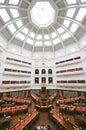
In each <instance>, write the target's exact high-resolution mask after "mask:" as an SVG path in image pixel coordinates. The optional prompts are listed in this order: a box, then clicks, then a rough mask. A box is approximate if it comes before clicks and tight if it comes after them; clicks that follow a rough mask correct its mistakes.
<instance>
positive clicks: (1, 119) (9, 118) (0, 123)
mask: <svg viewBox="0 0 86 130" xmlns="http://www.w3.org/2000/svg"><path fill="white" fill-rule="evenodd" d="M11 120H12V118H11V116H7V117H3V118H0V125H3V124H5V123H7V122H10V121H11Z"/></svg>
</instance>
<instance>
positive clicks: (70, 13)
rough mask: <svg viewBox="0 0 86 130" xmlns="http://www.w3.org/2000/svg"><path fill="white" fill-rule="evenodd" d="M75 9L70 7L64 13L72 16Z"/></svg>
mask: <svg viewBox="0 0 86 130" xmlns="http://www.w3.org/2000/svg"><path fill="white" fill-rule="evenodd" d="M75 10H76V8H71V9H68V11H67V14H66V16H68V17H71V18H72V17H73V15H74V13H75Z"/></svg>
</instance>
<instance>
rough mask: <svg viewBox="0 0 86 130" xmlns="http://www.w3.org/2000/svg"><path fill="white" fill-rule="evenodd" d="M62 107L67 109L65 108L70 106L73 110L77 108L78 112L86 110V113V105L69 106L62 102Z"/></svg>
mask: <svg viewBox="0 0 86 130" xmlns="http://www.w3.org/2000/svg"><path fill="white" fill-rule="evenodd" d="M60 108H61V109H63V110H64V109H65V108H69V109H72V110H75V111H77V112H85V113H86V107H79V106H73V105H71V106H69V105H64V104H60Z"/></svg>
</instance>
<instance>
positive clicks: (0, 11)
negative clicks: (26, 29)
mask: <svg viewBox="0 0 86 130" xmlns="http://www.w3.org/2000/svg"><path fill="white" fill-rule="evenodd" d="M0 16H1V18H2V19H3V20H4V22H7V21H9V20H10V17H9V15H8V13H7V11H6V9H0Z"/></svg>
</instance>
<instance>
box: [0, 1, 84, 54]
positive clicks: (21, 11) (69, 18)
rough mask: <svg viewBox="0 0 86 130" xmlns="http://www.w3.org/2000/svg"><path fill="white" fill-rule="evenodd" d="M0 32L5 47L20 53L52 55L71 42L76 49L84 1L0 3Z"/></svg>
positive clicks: (81, 33)
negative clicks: (25, 51) (18, 48)
mask: <svg viewBox="0 0 86 130" xmlns="http://www.w3.org/2000/svg"><path fill="white" fill-rule="evenodd" d="M49 12H50V13H49ZM43 20H44V22H43ZM0 32H1V34H3V35H4V36H5V38H6V40H7V42H8V46H7V47H8V48H9V46H10V45H17V46H18V47H20V48H21V51H23V49H24V50H25V49H26V50H27V51H29V52H33V53H34V52H53V53H55V52H56V51H59V50H60V49H64V51H65V50H66V48H67V47H68V46H70V45H72V44H73V43H74V44H76V45H77V47H78V49H79V48H80V43H79V40H80V38H81V36H83V35H84V33H85V32H86V0H45V1H43V0H42V1H40V0H0ZM14 49H15V48H14ZM71 49H72V51H73V49H74V48H71Z"/></svg>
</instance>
